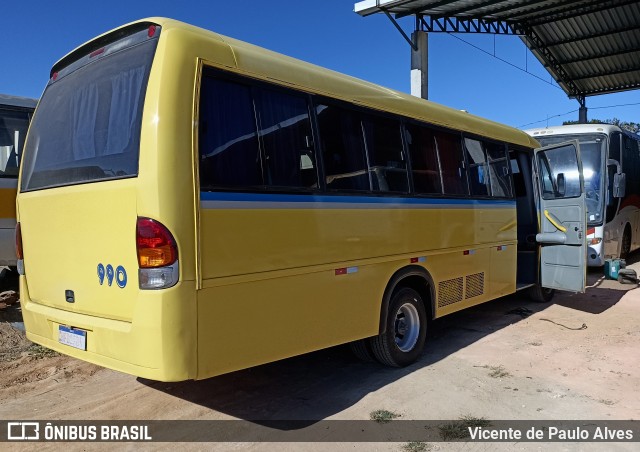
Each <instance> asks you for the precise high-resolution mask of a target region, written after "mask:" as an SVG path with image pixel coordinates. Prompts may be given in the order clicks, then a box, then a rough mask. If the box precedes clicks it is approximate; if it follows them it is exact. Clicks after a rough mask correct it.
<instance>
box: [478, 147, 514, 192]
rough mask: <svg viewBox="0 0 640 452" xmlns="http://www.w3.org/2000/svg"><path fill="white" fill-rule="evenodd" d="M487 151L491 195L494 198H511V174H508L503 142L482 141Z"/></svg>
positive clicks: (507, 162)
mask: <svg viewBox="0 0 640 452" xmlns="http://www.w3.org/2000/svg"><path fill="white" fill-rule="evenodd" d="M484 145H485V149H486V151H487V158H488V161H489V163H488V169H489V182H490V184H491V196H493V197H496V198H511V197H512V193H513V191H512V189H511V176H510V175H509V161H508V160H507V153H506V152H507V150H506V146H505V145H504V144H497V143H484Z"/></svg>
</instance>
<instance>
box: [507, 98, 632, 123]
mask: <svg viewBox="0 0 640 452" xmlns="http://www.w3.org/2000/svg"><path fill="white" fill-rule="evenodd" d="M634 105H640V102H634V103H630V104H617V105H606V106H603V107H589V110H603V109H606V108H618V107H631V106H634ZM576 111H578V110H577V109H576V110H571V111H568V112H566V113H560V114H557V115H553V116H547V118H546V119H541V120H540V121H534V122H530V123H528V124H523V125H521V126H518V129H522V128H523V127H527V126H531V125H533V124H539V123H541V122H548V121H549V120H550V119H552V118H560V117H562V116H566V115H568V114H570V113H575V112H576Z"/></svg>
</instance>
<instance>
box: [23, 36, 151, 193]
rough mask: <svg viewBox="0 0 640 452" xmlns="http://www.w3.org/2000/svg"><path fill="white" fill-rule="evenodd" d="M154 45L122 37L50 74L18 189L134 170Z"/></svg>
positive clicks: (112, 176) (113, 176) (122, 174)
mask: <svg viewBox="0 0 640 452" xmlns="http://www.w3.org/2000/svg"><path fill="white" fill-rule="evenodd" d="M145 35H146V34H145ZM132 38H133V39H132ZM128 40H129V42H131V41H134V42H135V35H133V36H132V37H129V38H128ZM156 42H157V40H155V39H151V40H146V41H143V42H141V43H135V44H133V45H131V44H129V45H128V46H127V44H128V43H127V42H125V40H124V39H123V40H121V41H120V42H116V43H114V44H111V45H110V46H108V47H106V49H107V50H99V51H97V52H100V53H102V54H103V55H101V56H100V57H98V58H94V55H95V54H96V52H95V51H94V52H92V54H91V55H89V56H88V57H85V59H84V60H87V59H88V61H83V60H82V59H81V60H79V61H77V62H75V63H73V64H72V65H71V67H70V68H66V69H64V70H63V71H61V73H60V75H59V76H57V77H56V75H57V74H56V75H54V76H53V78H52V80H51V81H50V83H49V85H48V86H47V89H46V90H45V92H44V94H43V96H42V100H41V101H40V105H39V108H38V111H37V113H36V115H35V116H34V118H33V122H32V125H31V132H30V135H29V141H28V142H27V152H26V158H25V161H24V162H23V164H24V170H23V178H22V186H21V190H22V191H29V190H37V189H43V188H50V187H56V186H62V185H72V184H78V183H86V182H94V181H100V180H107V179H120V178H124V177H131V176H136V175H137V172H138V154H139V146H140V125H141V120H142V106H143V103H144V95H145V92H146V85H147V80H148V77H149V70H150V67H151V61H152V59H153V55H154V51H155V47H156ZM123 47H124V48H123ZM109 50H112V51H109ZM77 66H80V67H77Z"/></svg>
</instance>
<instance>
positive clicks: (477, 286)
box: [464, 273, 484, 299]
mask: <svg viewBox="0 0 640 452" xmlns="http://www.w3.org/2000/svg"><path fill="white" fill-rule="evenodd" d="M465 288H466V290H465V294H464V298H466V299H468V298H473V297H477V296H479V295H482V294H483V293H484V273H476V274H474V275H468V276H467V277H466V278H465Z"/></svg>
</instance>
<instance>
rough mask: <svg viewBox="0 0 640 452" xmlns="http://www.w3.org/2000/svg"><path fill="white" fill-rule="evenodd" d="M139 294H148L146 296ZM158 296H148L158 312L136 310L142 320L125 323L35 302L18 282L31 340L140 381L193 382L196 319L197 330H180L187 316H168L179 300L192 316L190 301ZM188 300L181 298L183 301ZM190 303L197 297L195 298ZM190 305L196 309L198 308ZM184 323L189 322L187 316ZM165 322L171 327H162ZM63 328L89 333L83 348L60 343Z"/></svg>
mask: <svg viewBox="0 0 640 452" xmlns="http://www.w3.org/2000/svg"><path fill="white" fill-rule="evenodd" d="M186 286H190V287H188V288H187V287H184V285H183V287H181V288H178V289H180V290H179V292H188V291H189V289H194V287H193V285H192V284H186ZM193 292H195V290H193V291H192V293H193ZM141 293H143V294H144V292H141ZM158 293H159V291H154V293H153V294H150V295H151V296H150V297H149V298H152V299H153V298H155V300H153V301H155V303H156V305H157V306H156V308H155V309H141V310H137V311H141V312H142V314H143V315H142V316H134V319H133V320H132V321H131V322H127V321H122V320H115V319H108V318H101V317H95V316H89V315H84V314H80V313H77V312H72V311H65V310H62V309H58V308H54V307H51V306H47V305H44V304H40V303H36V302H34V301H32V300H31V299H30V297H29V292H28V287H27V284H26V279H25V277H24V276H21V277H20V295H21V296H20V302H21V306H22V315H23V319H24V325H25V329H26V332H27V338H28V339H29V340H30V341H32V342H35V343H37V344H40V345H42V346H44V347H47V348H50V349H52V350H55V351H57V352H59V353H62V354H65V355H68V356H71V357H74V358H77V359H80V360H83V361H87V362H90V363H93V364H97V365H99V366H102V367H106V368H109V369H113V370H117V371H120V372H124V373H127V374H131V375H134V376H136V377H142V378H147V379H151V380H157V381H183V380H189V379H194V378H195V375H196V360H195V348H196V347H195V315H194V316H192V319H193V325H186V324H183V325H180V320H181V319H180V317H183V316H181V315H180V314H175V313H174V312H170V311H172V310H173V309H171V308H172V306H171V305H172V304H174V303H175V300H176V299H178V300H179V301H180V302H181V304H182V305H183V307H184V308H185V310H186V311H189V308H188V306H189V304H190V303H188V301H187V300H188V298H182V299H180V298H181V297H180V295H178V294H173V296H169V297H162V296H160V297H158ZM144 295H146V294H144ZM154 295H155V297H154ZM185 295H186V294H184V293H183V294H182V296H185ZM140 298H141V299H140V300H138V304H142V305H148V304H149V303H147V302H146V301H145V300H144V297H140ZM158 298H160V299H158ZM191 298H192V299H193V298H194V297H193V295H192V297H191ZM192 305H193V306H195V303H192ZM161 306H162V307H161ZM147 307H148V306H147ZM144 314H146V315H144ZM140 317H141V318H140ZM138 318H140V320H138ZM170 318H173V320H174V322H167V320H166V319H170ZM156 320H157V322H156ZM183 320H186V319H185V318H184V317H183ZM163 321H164V322H167V323H171V325H163ZM61 326H62V327H72V328H74V329H78V330H81V331H84V332H85V334H86V336H85V337H86V339H85V347H84V349H80V348H74V347H72V346H70V345H65V344H63V343H61V342H60V327H61ZM191 327H193V328H191Z"/></svg>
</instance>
